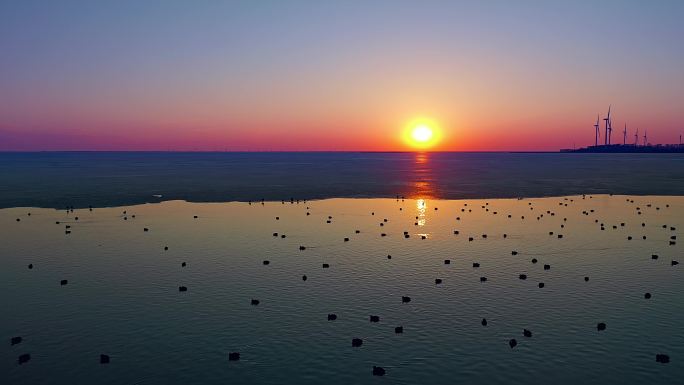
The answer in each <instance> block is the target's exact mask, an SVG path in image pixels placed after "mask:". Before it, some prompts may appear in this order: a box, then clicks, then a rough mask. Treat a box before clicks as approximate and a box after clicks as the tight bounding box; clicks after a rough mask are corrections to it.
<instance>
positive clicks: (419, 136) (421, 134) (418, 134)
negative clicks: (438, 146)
mask: <svg viewBox="0 0 684 385" xmlns="http://www.w3.org/2000/svg"><path fill="white" fill-rule="evenodd" d="M411 137H412V138H413V139H414V140H415V141H417V142H420V143H425V142H427V141H429V140H430V139H432V129H431V128H430V127H428V126H426V125H423V124H421V125H420V126H417V127H415V128H414V129H413V131H412V132H411Z"/></svg>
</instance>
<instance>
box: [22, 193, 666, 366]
mask: <svg viewBox="0 0 684 385" xmlns="http://www.w3.org/2000/svg"><path fill="white" fill-rule="evenodd" d="M611 196H612V194H611ZM587 198H588V199H591V198H593V196H591V195H586V194H585V195H582V196H581V199H587ZM404 199H405V197H403V196H397V197H396V200H397V201H401V202H403V201H404ZM518 200H523V198H518ZM302 202H303V203H304V204H306V203H307V201H306V200H303V201H302ZM568 202H570V203H572V202H574V199H573V198H568V197H566V198H563V202H559V205H561V206H563V205H564V206H566V207H567V206H568ZM627 202H628V203H632V204H634V200H633V199H629V198H627ZM281 203H282V204H285V203H286V201H285V200H282V201H281ZM289 203H291V204H294V203H297V204H299V203H300V200H298V199H294V198H291V199H290V200H289ZM247 204H249V205H253V204H261V205H264V204H265V201H264V200H263V199H261V200H260V201H248V202H247ZM528 205H529V206H530V210H534V207H533V205H532V202H528ZM488 206H489V203H485V204H484V205H482V206H481V208H482V209H484V210H486V211H487V212H489V211H490V210H489V207H488ZM645 206H646V207H648V208H651V207H654V208H655V209H656V210H660V209H661V207H659V206H653V205H652V204H646V205H645ZM669 207H670V205H669V204H666V205H665V208H669ZM438 209H439V208H438V207H435V208H434V210H435V211H437V210H438ZM74 210H75V208H74V207H73V206H69V207H67V208H66V212H67V213H71V214H73V213H75V211H74ZM88 210H89V211H93V207H92V206H89V207H88ZM309 210H310V208H309V207H308V206H307V207H306V215H307V216H308V215H310V214H311V213H310V212H309ZM399 210H402V208H399ZM635 210H636V213H637V214H638V215H641V213H642V207H640V206H637V207H635ZM466 211H468V212H472V208H469V207H468V203H464V204H463V207H462V208H461V212H466ZM591 213H594V210H593V209H590V210H584V211H582V215H586V216H589V215H590V214H591ZM491 214H493V215H497V214H498V212H497V211H492V212H491ZM545 214H546V215H550V216H555V215H556V213H555V212H553V211H551V210H547V211H546V212H545ZM26 215H27V216H31V213H30V212H29V213H27V214H26ZM371 215H372V216H375V212H371ZM129 216H130V217H131V218H135V214H129V213H128V212H127V211H123V212H122V214H121V218H122V219H123V220H128V217H129ZM543 216H544V213H541V214H539V215H538V216H537V217H536V219H537V220H540V219H541V218H542V217H543ZM511 217H512V216H511V214H508V218H511ZM193 218H194V219H198V218H199V216H197V215H194V216H193ZM418 218H419V217H418V216H416V221H417V220H418ZM332 219H333V217H332V216H328V217H327V219H326V223H332ZM521 219H522V220H524V219H525V216H521ZM73 220H74V221H76V222H77V221H78V220H79V218H78V216H74V217H73ZM275 220H276V221H278V220H280V217H278V216H276V217H275ZM456 220H457V221H460V220H461V218H460V217H456ZM16 221H17V222H20V221H21V218H16ZM387 222H388V219H387V218H384V219H383V220H382V222H380V223H379V225H380V226H381V227H383V226H384V225H385V223H387ZM563 222H567V218H563ZM594 222H595V223H597V224H598V223H599V222H600V221H599V220H598V219H595V220H594ZM56 224H57V225H61V224H62V223H61V222H60V221H56ZM414 225H415V226H418V222H415V223H414ZM606 226H607V225H606V224H604V223H600V230H601V231H605V229H606ZM618 226H620V227H624V226H625V223H624V222H622V223H619V225H618V224H616V225H612V228H613V229H617V228H618ZM641 226H642V227H645V226H646V223H645V222H642V223H641ZM560 227H561V229H562V228H564V227H565V225H564V224H561V225H560ZM662 228H663V229H666V230H668V229H669V231H671V232H673V233H674V232H675V231H676V230H677V229H676V227H674V226H668V225H667V224H663V225H662ZM71 231H72V226H71V225H69V224H65V234H66V235H69V234H71ZM142 231H144V232H148V231H150V229H149V228H147V227H144V228H143V229H142ZM355 233H356V234H359V233H360V230H355ZM453 234H454V235H459V234H460V231H459V230H453ZM272 235H273V237H281V238H285V237H286V235H285V234H279V233H277V232H274V233H273V234H272ZM554 235H555V236H556V237H557V238H559V239H562V238H563V234H562V233H557V234H554V232H553V231H549V236H554ZM380 236H381V237H385V236H387V234H386V233H381V234H380ZM410 236H411V235H410V233H409V232H408V231H404V232H403V237H404V238H410ZM507 236H508V235H507V234H505V233H504V234H503V238H507ZM480 237H481V239H487V234H481V235H480ZM421 238H422V239H426V236H425V235H421ZM632 239H633V237H632V236H628V237H627V240H632ZM642 239H646V236H645V235H643V236H642ZM349 240H350V239H349V238H348V237H345V238H344V239H343V242H349ZM474 240H475V237H474V236H469V237H468V241H469V242H472V241H474ZM676 242H677V236H676V235H674V234H672V235H670V237H669V245H670V246H673V245H675V244H676ZM306 249H307V247H306V246H304V245H302V246H299V251H305V250H306ZM164 250H165V251H167V250H169V247H168V246H164ZM511 255H518V251H516V250H512V251H511ZM658 258H659V256H658V255H657V254H652V255H651V259H653V260H657V259H658ZM387 259H392V256H391V255H387ZM530 262H531V263H532V264H537V263H538V262H539V261H538V260H537V258H532V259H531V260H530ZM262 264H263V265H265V266H268V265H270V261H269V260H263V261H262ZM444 264H445V265H450V264H451V260H450V259H445V260H444ZM677 265H679V262H678V261H677V260H671V261H670V266H673V267H674V266H677ZM186 266H187V262H182V263H181V267H182V268H183V267H186ZM27 267H28V269H33V268H34V265H33V264H32V263H29V264H28V265H27ZM321 267H322V268H324V269H327V268H330V265H329V264H327V263H323V264H322V266H321ZM472 267H473V268H474V269H477V268H479V267H480V264H479V263H478V262H473V264H472ZM543 269H544V270H550V269H551V266H550V265H549V264H544V265H543ZM518 278H519V279H521V280H526V279H527V275H526V274H520V275H519V276H518ZM301 279H302V280H303V281H306V280H307V279H308V277H307V276H306V275H302V276H301ZM486 281H487V277H485V276H482V277H480V282H482V283H484V282H486ZM584 281H585V282H588V281H589V277H588V276H585V277H584ZM68 283H69V281H68V280H67V279H62V280H61V281H60V285H62V286H65V285H67V284H68ZM434 284H435V285H440V284H442V279H440V278H436V279H435V281H434ZM538 287H539V288H544V283H543V282H539V283H538ZM187 291H188V287H187V286H178V292H181V293H183V292H187ZM643 297H644V299H646V300H649V299H651V297H652V295H651V293H648V292H647V293H644V295H643ZM401 302H402V303H409V302H411V297H409V296H402V297H401ZM250 303H251V305H252V306H258V305H259V303H260V301H259V299H254V298H252V299H251V302H250ZM336 319H337V314H335V313H330V314H328V315H327V320H328V321H335V320H336ZM369 321H370V322H371V323H377V322H380V316H378V315H370V316H369ZM480 324H481V325H482V327H487V324H488V322H487V319H486V318H482V319H481V321H480ZM595 328H596V331H597V332H602V331H604V330H606V328H607V325H606V323H605V322H598V323H597V324H596V326H595ZM394 332H395V333H396V334H402V333H403V332H404V328H403V326H396V327H395V328H394ZM521 335H522V337H523V338H524V339H527V338H532V331H530V330H528V329H523V330H522V333H521ZM22 341H23V337H22V336H15V337H12V338H11V340H10V344H11V345H12V346H15V345H20V344H21V342H22ZM518 343H519V342H518V339H517V338H515V337H511V338H510V339H509V340H508V345H509V346H510V348H511V349H514V348H515V347H516V346H517V345H518ZM362 345H363V339H361V338H352V340H351V346H352V347H353V348H359V347H361V346H362ZM30 360H31V355H30V354H29V353H24V354H21V355H19V357H18V359H17V363H18V364H19V365H22V364H26V363H28V362H29V361H30ZM239 360H240V352H237V351H236V352H229V353H228V361H239ZM110 361H111V358H110V356H109V355H107V354H104V353H103V354H100V358H99V362H100V364H103V365H105V364H109V363H110ZM655 361H656V362H658V363H662V364H667V363H669V362H670V356H669V355H668V354H665V353H657V354H655ZM371 373H372V375H373V376H384V375H385V374H386V369H385V368H383V367H381V366H373V367H372V371H371Z"/></svg>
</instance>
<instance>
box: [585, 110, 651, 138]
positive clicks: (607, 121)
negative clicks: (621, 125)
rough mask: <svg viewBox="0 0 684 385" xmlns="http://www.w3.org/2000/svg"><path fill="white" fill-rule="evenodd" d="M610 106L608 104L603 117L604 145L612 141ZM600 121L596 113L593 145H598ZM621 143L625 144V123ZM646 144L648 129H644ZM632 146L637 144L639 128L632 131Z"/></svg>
mask: <svg viewBox="0 0 684 385" xmlns="http://www.w3.org/2000/svg"><path fill="white" fill-rule="evenodd" d="M610 108H611V106H608V115H607V116H606V117H605V118H603V121H604V122H605V134H604V135H603V137H604V145H606V146H609V145H611V144H613V143H611V137H612V134H613V121H612V120H611V119H610ZM599 122H600V116H599V115H596V124H594V129H595V130H596V137H595V139H594V146H598V145H599V139H600V138H601V128H600V125H599ZM622 144H623V145H627V123H625V129H624V130H623V131H622ZM647 144H648V130H644V146H646V145H647ZM633 145H634V146H638V145H639V128H637V129H636V132H635V133H634V143H633Z"/></svg>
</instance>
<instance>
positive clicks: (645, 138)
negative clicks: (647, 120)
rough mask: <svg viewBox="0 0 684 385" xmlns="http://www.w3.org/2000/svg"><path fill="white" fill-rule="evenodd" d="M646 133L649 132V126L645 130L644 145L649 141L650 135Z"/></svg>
mask: <svg viewBox="0 0 684 385" xmlns="http://www.w3.org/2000/svg"><path fill="white" fill-rule="evenodd" d="M646 134H648V128H647V129H645V130H644V146H645V145H646V143H648V136H646Z"/></svg>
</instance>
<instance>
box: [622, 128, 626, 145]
mask: <svg viewBox="0 0 684 385" xmlns="http://www.w3.org/2000/svg"><path fill="white" fill-rule="evenodd" d="M625 144H627V123H625V130H624V131H622V145H623V146H624V145H625Z"/></svg>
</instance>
